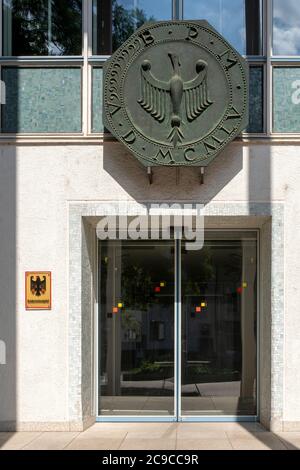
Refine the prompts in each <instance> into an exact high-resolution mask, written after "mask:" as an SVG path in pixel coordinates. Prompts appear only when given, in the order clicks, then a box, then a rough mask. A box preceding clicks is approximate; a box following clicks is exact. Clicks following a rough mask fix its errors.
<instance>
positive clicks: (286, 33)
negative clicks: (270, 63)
mask: <svg viewBox="0 0 300 470" xmlns="http://www.w3.org/2000/svg"><path fill="white" fill-rule="evenodd" d="M273 9H274V10H273V54H274V55H299V54H300V29H299V21H300V9H299V0H285V1H282V0H273Z"/></svg>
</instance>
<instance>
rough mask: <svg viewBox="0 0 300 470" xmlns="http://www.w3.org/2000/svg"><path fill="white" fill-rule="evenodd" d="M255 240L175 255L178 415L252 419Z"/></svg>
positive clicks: (223, 240) (223, 239) (220, 241)
mask: <svg viewBox="0 0 300 470" xmlns="http://www.w3.org/2000/svg"><path fill="white" fill-rule="evenodd" d="M256 251H257V247H256V237H255V234H251V233H250V234H249V233H248V232H247V233H244V234H241V233H240V234H238V233H234V232H233V233H227V234H226V233H224V232H223V233H220V232H216V233H207V234H206V237H205V243H204V247H203V249H202V250H201V251H198V252H197V251H195V252H193V251H186V250H185V249H184V247H182V249H181V286H182V287H181V289H182V308H181V338H182V341H181V345H182V348H181V414H182V416H224V415H226V416H249V415H256V388H257V384H256V377H257V371H256V323H257V322H256V317H257V313H256V282H257V279H256V277H257V274H256V266H257V261H256Z"/></svg>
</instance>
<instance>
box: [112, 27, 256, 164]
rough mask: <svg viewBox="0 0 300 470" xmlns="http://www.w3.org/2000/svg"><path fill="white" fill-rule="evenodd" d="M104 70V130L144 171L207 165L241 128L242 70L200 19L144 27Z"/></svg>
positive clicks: (244, 109)
mask: <svg viewBox="0 0 300 470" xmlns="http://www.w3.org/2000/svg"><path fill="white" fill-rule="evenodd" d="M104 73H105V78H104V82H105V83H104V114H105V126H106V127H107V129H108V130H109V131H110V132H111V133H112V134H113V135H114V136H115V137H116V138H117V139H118V140H119V141H120V142H123V144H124V145H126V147H127V148H128V149H129V150H130V151H131V152H132V153H133V154H134V155H135V156H136V157H137V158H138V159H139V160H140V161H141V162H142V163H143V164H144V165H146V166H156V165H173V166H184V165H194V166H207V165H208V164H209V163H210V162H211V161H212V160H213V159H214V158H215V157H216V156H217V155H218V153H219V152H220V151H221V150H222V149H223V148H224V147H225V146H226V145H227V144H228V143H229V142H230V141H231V140H233V139H234V138H235V137H236V136H237V135H238V134H239V133H240V132H241V131H242V130H244V129H245V127H246V126H247V124H248V66H247V64H246V62H245V60H244V59H243V58H242V57H241V56H240V54H239V53H238V52H237V51H236V50H235V49H233V48H232V47H231V46H230V44H229V43H228V42H227V41H226V40H225V39H224V38H223V37H222V36H221V35H220V34H219V33H218V32H217V31H216V30H215V29H214V28H213V27H212V26H210V25H209V24H208V23H207V22H206V21H160V22H154V23H148V24H146V25H144V26H143V27H141V28H140V29H138V30H137V31H136V32H135V33H134V34H133V35H132V36H131V37H130V38H129V39H128V40H127V41H126V42H125V43H124V44H123V45H122V46H121V47H120V48H119V49H118V50H117V51H116V52H115V53H114V54H113V56H112V57H111V58H110V59H109V60H108V61H107V63H106V64H105V67H104Z"/></svg>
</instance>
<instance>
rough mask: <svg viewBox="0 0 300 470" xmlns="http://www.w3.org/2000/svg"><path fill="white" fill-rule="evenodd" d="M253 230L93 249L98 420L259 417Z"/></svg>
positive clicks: (101, 245) (109, 243) (108, 244)
mask: <svg viewBox="0 0 300 470" xmlns="http://www.w3.org/2000/svg"><path fill="white" fill-rule="evenodd" d="M256 285H257V240H256V232H243V233H241V232H207V233H206V234H205V243H204V247H203V248H202V249H201V250H199V251H188V250H186V247H185V242H184V241H180V240H173V241H172V240H171V241H157V242H156V241H105V242H100V243H99V289H100V292H99V304H100V308H99V318H98V381H97V383H98V385H97V398H98V400H97V404H98V415H99V417H100V418H101V417H104V418H105V419H108V418H109V417H111V419H116V418H117V417H121V418H122V419H126V417H127V418H128V419H138V418H143V417H145V418H147V419H153V420H155V419H164V418H165V419H166V420H168V419H174V420H180V419H188V418H189V417H191V418H193V419H195V418H197V417H199V419H201V418H202V419H206V418H207V417H212V416H213V417H216V418H217V417H220V418H221V417H223V419H224V416H228V417H235V416H239V417H240V418H242V417H245V419H246V418H247V417H248V418H249V416H255V415H256V396H257V380H256V378H257V351H256V350H257V338H256V331H257V320H256V319H257V307H256V306H257V302H256V295H257V294H256Z"/></svg>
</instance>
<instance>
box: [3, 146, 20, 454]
mask: <svg viewBox="0 0 300 470" xmlns="http://www.w3.org/2000/svg"><path fill="white" fill-rule="evenodd" d="M0 237H1V238H0V266H1V275H0V341H1V346H2V347H1V348H0V349H1V351H2V353H4V354H2V355H1V357H0V431H13V430H15V426H16V420H17V396H16V392H17V388H16V367H17V355H16V350H17V337H16V149H15V147H14V146H10V145H0ZM3 441H5V435H2V437H0V448H1V444H3Z"/></svg>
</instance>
